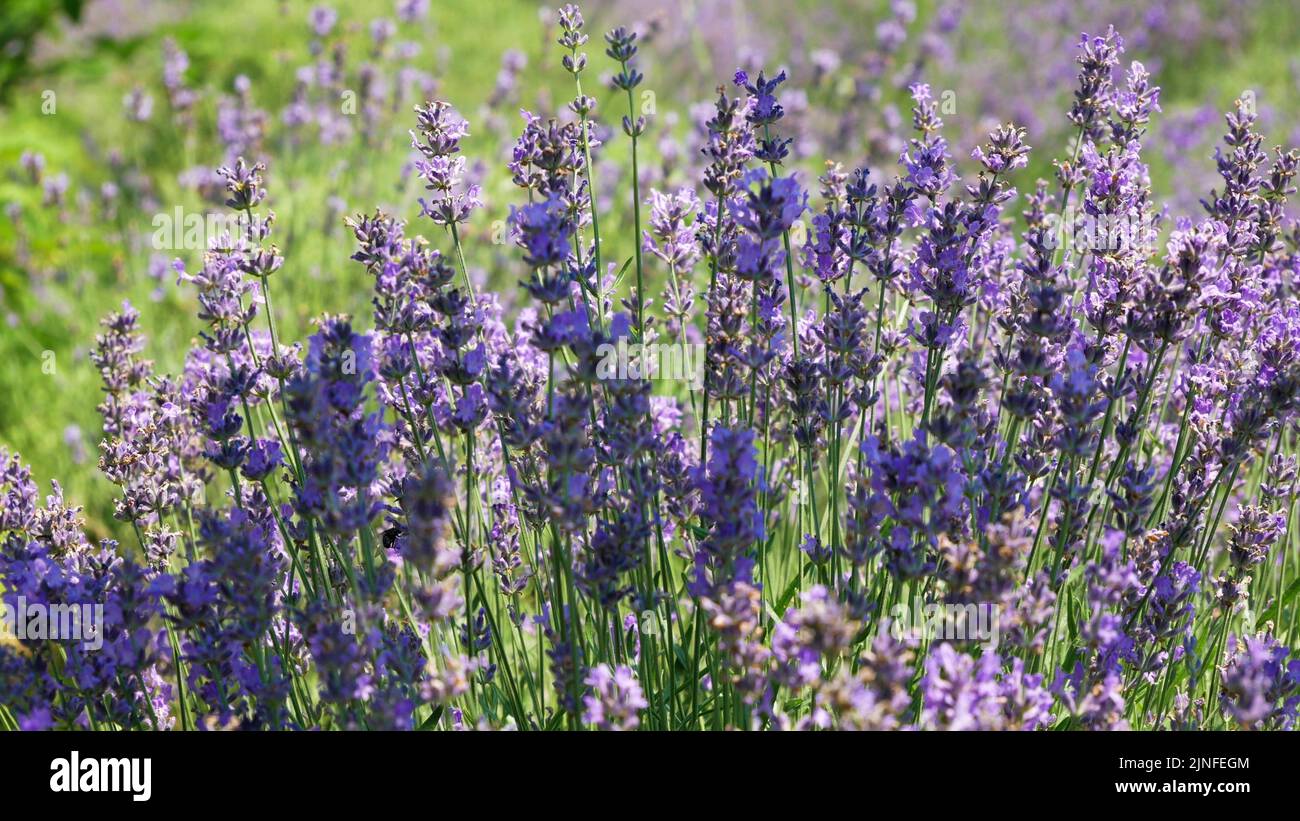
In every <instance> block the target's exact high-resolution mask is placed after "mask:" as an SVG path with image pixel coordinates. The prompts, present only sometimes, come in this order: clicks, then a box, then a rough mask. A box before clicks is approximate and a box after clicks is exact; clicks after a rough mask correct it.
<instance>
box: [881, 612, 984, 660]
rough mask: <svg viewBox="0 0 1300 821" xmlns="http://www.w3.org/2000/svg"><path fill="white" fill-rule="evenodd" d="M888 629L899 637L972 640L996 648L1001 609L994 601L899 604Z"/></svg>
mask: <svg viewBox="0 0 1300 821" xmlns="http://www.w3.org/2000/svg"><path fill="white" fill-rule="evenodd" d="M889 615H890V617H891V621H890V625H889V629H890V630H891V631H892V632H893V635H894V638H896V639H900V640H902V639H907V638H910V639H917V640H921V639H927V640H930V641H935V640H947V641H969V642H978V643H980V644H983V645H984V647H985V648H986V649H989V650H996V649H997V647H998V642H999V640H1000V630H999V627H1000V621H1001V619H1000V615H1001V609H1000V608H999V607H998V605H997V604H994V603H991V602H974V603H971V604H936V603H930V604H922V603H921V602H919V601H918V602H916V604H915V606H914V607H911V608H909V607H908V606H907V605H906V604H902V603H900V604H896V605H894V607H893V608H892V609H891V610H890V613H889Z"/></svg>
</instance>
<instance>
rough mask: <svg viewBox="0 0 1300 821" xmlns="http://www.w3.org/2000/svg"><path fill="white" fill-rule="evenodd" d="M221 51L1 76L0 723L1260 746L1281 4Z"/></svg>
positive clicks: (578, 13)
mask: <svg viewBox="0 0 1300 821" xmlns="http://www.w3.org/2000/svg"><path fill="white" fill-rule="evenodd" d="M40 5H41V4H39V3H36V4H32V7H37V6H40ZM51 5H54V4H51ZM71 5H74V6H75V5H77V4H71ZM249 5H250V9H249V12H248V14H247V15H239V16H235V15H231V14H230V13H229V10H228V9H226V8H225V7H224V6H223V5H220V4H207V3H203V2H196V3H193V4H187V5H186V6H185V9H184V13H183V14H180V15H179V19H177V15H176V13H175V9H174V7H173V8H172V9H170V10H168V11H165V12H164V11H162V10H160V8H158V7H156V6H155V4H154V3H152V2H149V0H102V2H90V3H88V4H86V7H85V9H84V10H83V11H82V12H81V14H80V15H79V19H78V20H77V21H76V22H75V23H74V22H71V21H68V20H66V19H61V18H50V19H49V20H47V21H45V22H44V27H43V28H40V29H39V31H40V33H39V34H36V35H35V36H34V37H33V38H32V39H31V41H30V48H24V49H21V50H19V49H15V48H13V47H10V48H9V49H8V50H7V53H8V54H9V57H8V58H6V59H10V60H12V61H13V62H12V64H7V65H6V70H5V71H4V72H0V94H2V95H4V96H3V99H0V169H3V171H0V200H2V201H3V204H4V209H5V213H6V216H7V219H6V220H5V221H4V224H3V225H0V288H2V299H3V302H2V303H0V311H2V312H3V313H4V319H5V323H4V325H3V327H0V357H3V360H4V362H5V367H4V369H3V372H2V373H0V491H3V495H2V496H0V600H2V603H3V607H0V628H3V629H2V630H0V728H4V729H22V730H44V729H92V730H103V729H111V730H117V729H131V730H162V729H177V730H194V729H214V730H215V729H273V730H279V729H367V730H381V729H383V730H388V729H419V730H435V729H517V730H537V729H542V730H585V729H600V730H633V729H651V730H701V729H703V730H723V729H738V730H746V729H755V730H762V729H807V730H821V729H845V730H853V729H856V730H893V729H900V730H901V729H921V730H1053V729H1055V730H1120V729H1130V728H1132V729H1160V730H1210V729H1213V730H1218V729H1246V730H1261V729H1262V730H1289V729H1292V728H1293V727H1294V725H1295V722H1296V713H1297V709H1298V708H1300V642H1298V636H1297V633H1298V632H1300V631H1298V626H1300V566H1297V565H1298V564H1300V562H1298V561H1297V559H1300V535H1298V534H1297V533H1296V530H1297V529H1296V528H1295V527H1294V526H1293V525H1292V519H1293V514H1294V513H1295V506H1296V494H1297V490H1300V485H1297V480H1298V477H1300V465H1298V463H1297V455H1298V454H1300V422H1298V418H1297V410H1300V302H1297V300H1296V295H1297V274H1298V273H1300V271H1298V269H1300V223H1297V220H1296V214H1297V211H1296V208H1295V205H1294V203H1292V202H1291V201H1290V198H1291V197H1292V196H1293V195H1295V193H1296V186H1295V175H1296V172H1297V168H1298V166H1300V152H1296V151H1294V150H1291V149H1290V147H1289V146H1290V145H1292V144H1296V143H1300V139H1298V138H1300V111H1298V110H1296V109H1295V107H1294V105H1292V104H1290V100H1291V99H1292V98H1293V97H1294V94H1295V91H1296V85H1297V78H1296V76H1295V74H1296V71H1295V68H1294V67H1293V66H1290V65H1288V63H1287V62H1286V61H1287V60H1288V59H1289V54H1290V51H1289V49H1290V48H1291V45H1290V44H1288V43H1287V40H1286V32H1288V31H1292V30H1294V29H1295V27H1296V25H1297V22H1300V21H1297V20H1296V19H1294V18H1295V17H1297V16H1300V14H1298V13H1297V12H1296V11H1295V10H1293V9H1289V8H1288V7H1287V5H1286V4H1284V3H1276V4H1274V3H1269V2H1260V1H1259V0H1237V2H1226V1H1225V2H1212V1H1211V0H1206V1H1205V2H1200V3H1164V2H1147V3H1137V4H1134V3H1120V2H1108V0H1094V2H1091V3H1081V4H1080V3H1075V4H1063V3H1056V2H1050V1H1049V0H1043V2H1038V3H1035V4H1032V5H1031V6H1030V7H1027V8H1007V7H1009V6H1013V5H1016V4H1005V3H1004V4H995V3H991V2H985V1H984V0H978V2H973V3H969V4H966V3H943V2H918V3H912V2H909V1H908V0H894V2H890V3H880V4H870V5H869V6H868V7H867V8H863V6H864V5H865V4H860V3H854V2H833V1H831V0H828V2H825V3H822V4H819V5H818V7H817V8H815V9H813V10H811V11H809V13H808V14H807V15H801V16H800V19H798V20H791V19H790V12H789V10H788V7H787V5H786V4H784V3H776V2H765V0H756V2H753V3H750V4H743V3H739V2H736V3H732V2H717V3H703V2H690V0H660V2H655V3H649V4H646V3H627V2H619V1H618V0H606V2H596V3H591V4H590V7H589V8H584V9H583V10H579V9H578V8H577V7H575V6H571V5H570V6H564V7H562V8H556V9H552V8H541V9H539V8H538V7H536V6H534V5H532V4H529V3H523V2H512V0H501V2H482V1H480V2H465V1H464V0H454V1H451V2H435V3H430V2H428V0H398V2H396V3H392V2H388V0H384V2H378V0H376V2H360V3H348V4H338V7H337V8H333V7H331V6H328V5H315V4H312V3H305V2H304V3H299V2H290V1H289V0H284V1H283V2H276V3H257V4H249ZM584 12H586V13H587V14H588V17H587V18H586V19H584V16H583V15H584ZM0 21H2V22H3V23H4V26H3V27H2V28H0V31H3V32H5V33H6V34H5V36H10V35H9V32H11V31H15V30H18V29H19V28H20V26H19V23H21V22H22V21H20V20H19V19H18V15H17V14H16V12H15V13H14V16H13V19H12V20H10V19H6V18H4V17H3V13H0ZM16 54H21V55H23V56H24V59H23V61H22V62H21V63H19V62H18V61H17V58H16V57H15V56H14V55H16Z"/></svg>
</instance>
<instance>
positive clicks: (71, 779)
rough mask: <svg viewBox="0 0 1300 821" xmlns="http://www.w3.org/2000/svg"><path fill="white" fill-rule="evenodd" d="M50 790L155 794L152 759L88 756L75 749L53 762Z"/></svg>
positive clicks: (134, 798)
mask: <svg viewBox="0 0 1300 821" xmlns="http://www.w3.org/2000/svg"><path fill="white" fill-rule="evenodd" d="M50 772H52V773H54V774H53V775H51V776H50V791H51V792H125V793H131V800H132V801H148V800H149V797H150V796H151V795H153V786H152V782H153V759H151V758H85V759H83V758H82V757H81V754H80V753H79V752H77V751H76V750H73V751H72V754H71V755H70V756H69V757H68V758H56V759H54V760H53V761H51V762H50Z"/></svg>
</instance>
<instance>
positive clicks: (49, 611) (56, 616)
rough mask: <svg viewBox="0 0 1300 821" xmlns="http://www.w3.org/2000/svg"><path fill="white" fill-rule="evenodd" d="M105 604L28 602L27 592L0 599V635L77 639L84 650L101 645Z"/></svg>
mask: <svg viewBox="0 0 1300 821" xmlns="http://www.w3.org/2000/svg"><path fill="white" fill-rule="evenodd" d="M103 625H104V605H102V604H41V603H40V602H33V603H31V604H28V602H27V597H26V596H18V597H17V598H16V599H15V600H14V601H13V603H10V602H3V603H0V639H17V640H19V641H76V642H82V643H83V644H84V646H85V649H86V650H92V651H94V650H98V649H99V648H101V647H103V646H104V631H103Z"/></svg>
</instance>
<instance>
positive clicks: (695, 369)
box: [596, 337, 705, 391]
mask: <svg viewBox="0 0 1300 821" xmlns="http://www.w3.org/2000/svg"><path fill="white" fill-rule="evenodd" d="M704 353H705V349H704V346H703V345H698V344H687V343H685V342H665V343H660V342H647V343H644V344H642V343H640V342H628V340H627V337H620V338H619V340H618V342H617V343H609V342H604V343H601V344H600V345H597V346H596V356H598V357H599V358H600V361H599V362H598V363H597V365H596V378H597V379H602V380H603V379H655V380H668V381H674V382H685V383H686V384H687V387H688V388H689V389H690V390H692V391H698V390H700V389H701V388H703V387H704Z"/></svg>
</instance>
